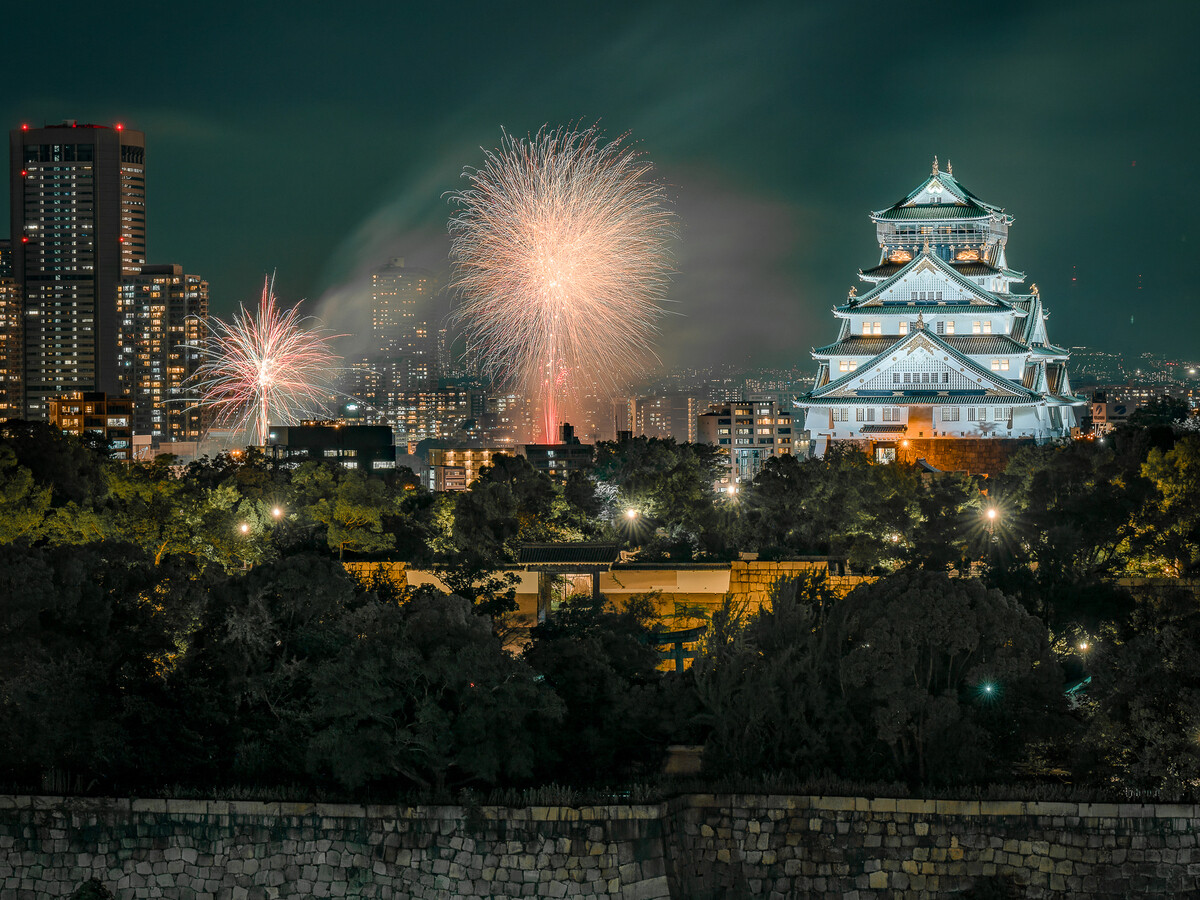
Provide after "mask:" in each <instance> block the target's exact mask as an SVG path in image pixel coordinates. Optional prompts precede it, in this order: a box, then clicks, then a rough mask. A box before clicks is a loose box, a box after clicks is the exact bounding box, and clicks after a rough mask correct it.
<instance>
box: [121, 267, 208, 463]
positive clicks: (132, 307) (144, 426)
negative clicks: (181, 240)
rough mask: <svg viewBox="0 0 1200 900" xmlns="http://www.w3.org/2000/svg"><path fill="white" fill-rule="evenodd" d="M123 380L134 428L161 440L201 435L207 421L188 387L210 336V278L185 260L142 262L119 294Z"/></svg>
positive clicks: (192, 439) (176, 439)
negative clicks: (187, 268)
mask: <svg viewBox="0 0 1200 900" xmlns="http://www.w3.org/2000/svg"><path fill="white" fill-rule="evenodd" d="M117 314H118V316H119V321H118V326H117V364H118V368H117V371H118V375H117V383H118V387H119V390H120V392H121V393H122V394H125V395H127V396H128V397H129V398H130V399H131V400H132V401H133V428H134V432H135V433H136V434H139V435H146V434H148V435H150V436H151V437H152V439H153V441H154V442H155V443H161V442H179V441H198V440H200V439H201V438H202V437H203V435H204V429H205V426H206V425H207V422H206V421H205V420H204V417H203V415H202V411H201V410H200V409H197V408H195V406H194V404H193V403H192V402H190V401H189V397H188V395H187V393H186V391H185V389H184V382H186V381H187V379H189V378H190V377H191V376H192V375H193V374H195V372H196V369H197V368H198V367H199V366H200V364H201V362H203V359H202V347H203V343H204V341H205V339H206V337H207V327H206V321H207V318H208V282H207V281H205V280H204V279H202V278H201V277H200V276H199V275H188V274H185V273H184V271H183V266H178V265H165V266H142V267H141V270H140V271H139V272H138V273H137V274H136V275H126V276H124V277H123V278H122V279H121V284H120V288H119V293H118V297H117Z"/></svg>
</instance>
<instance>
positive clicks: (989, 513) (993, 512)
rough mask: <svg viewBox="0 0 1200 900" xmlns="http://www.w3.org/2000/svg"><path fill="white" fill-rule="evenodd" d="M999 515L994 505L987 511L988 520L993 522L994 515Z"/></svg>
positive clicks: (994, 519)
mask: <svg viewBox="0 0 1200 900" xmlns="http://www.w3.org/2000/svg"><path fill="white" fill-rule="evenodd" d="M999 515H1000V513H999V512H998V511H997V510H996V508H995V507H994V506H993V507H992V508H990V509H989V510H988V511H987V517H988V521H989V522H995V521H996V517H997V516H999Z"/></svg>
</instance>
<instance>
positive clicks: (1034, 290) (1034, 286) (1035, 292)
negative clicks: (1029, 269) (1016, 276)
mask: <svg viewBox="0 0 1200 900" xmlns="http://www.w3.org/2000/svg"><path fill="white" fill-rule="evenodd" d="M1029 293H1031V294H1033V296H1035V297H1036V296H1037V295H1038V286H1037V284H1036V283H1034V284H1031V285H1030V286H1029Z"/></svg>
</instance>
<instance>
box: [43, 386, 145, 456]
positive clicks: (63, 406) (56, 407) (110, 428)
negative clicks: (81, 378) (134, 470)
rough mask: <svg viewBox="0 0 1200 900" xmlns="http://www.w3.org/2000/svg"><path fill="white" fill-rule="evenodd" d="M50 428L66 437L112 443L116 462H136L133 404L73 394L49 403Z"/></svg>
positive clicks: (86, 393) (99, 395)
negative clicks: (57, 430) (98, 439)
mask: <svg viewBox="0 0 1200 900" xmlns="http://www.w3.org/2000/svg"><path fill="white" fill-rule="evenodd" d="M46 405H47V407H48V410H49V418H50V424H52V425H53V426H54V427H55V428H59V429H61V430H62V431H63V432H64V433H66V434H74V435H79V436H80V437H85V436H87V437H96V438H100V439H102V440H104V441H107V442H108V448H109V453H110V454H111V455H112V456H113V458H114V459H123V460H131V459H133V401H132V400H131V399H130V398H128V397H109V396H108V394H106V393H104V392H103V391H72V392H70V393H67V394H60V395H58V396H57V397H50V398H49V399H48V400H47V401H46Z"/></svg>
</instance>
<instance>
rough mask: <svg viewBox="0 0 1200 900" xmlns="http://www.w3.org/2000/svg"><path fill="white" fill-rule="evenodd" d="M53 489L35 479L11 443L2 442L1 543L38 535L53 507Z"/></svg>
mask: <svg viewBox="0 0 1200 900" xmlns="http://www.w3.org/2000/svg"><path fill="white" fill-rule="evenodd" d="M50 493H51V489H50V488H49V487H39V486H38V485H37V484H35V483H34V480H33V473H32V472H30V471H29V469H27V468H25V467H24V466H22V465H21V464H20V463H18V462H17V454H16V453H15V452H14V451H13V449H12V448H11V447H9V446H6V445H4V444H0V544H11V543H12V542H13V541H15V540H18V539H21V538H25V539H27V540H29V539H32V538H34V537H36V535H37V533H38V531H39V529H40V528H41V525H42V521H43V520H44V519H45V517H46V513H47V511H48V510H49V509H50Z"/></svg>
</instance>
